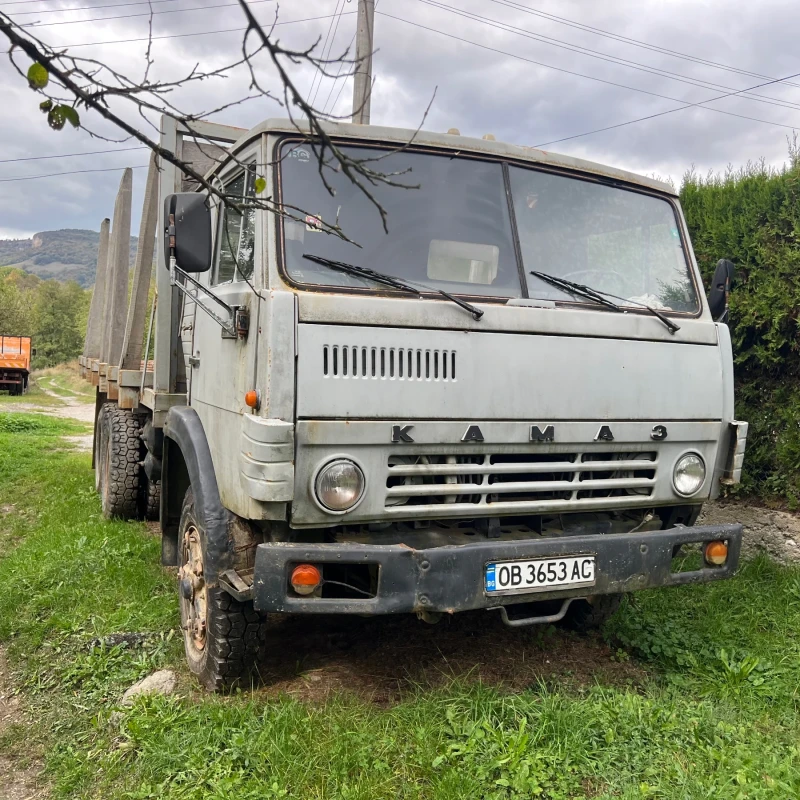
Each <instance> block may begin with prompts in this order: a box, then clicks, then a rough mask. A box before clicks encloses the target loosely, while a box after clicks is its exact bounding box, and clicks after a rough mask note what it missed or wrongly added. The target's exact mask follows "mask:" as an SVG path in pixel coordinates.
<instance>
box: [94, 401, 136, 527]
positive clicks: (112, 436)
mask: <svg viewBox="0 0 800 800" xmlns="http://www.w3.org/2000/svg"><path fill="white" fill-rule="evenodd" d="M103 409H104V410H105V414H104V415H103V418H102V419H103V425H102V426H101V430H102V431H103V435H102V437H101V443H100V444H101V447H100V457H101V459H102V464H100V463H98V465H97V466H98V473H99V474H100V476H101V477H100V482H101V486H100V498H101V501H102V505H103V516H105V517H106V519H111V518H112V517H118V518H120V519H136V518H137V517H138V511H139V508H138V499H139V483H140V474H141V466H140V461H141V458H140V448H141V441H140V439H139V422H138V420H137V419H136V417H135V416H134V414H133V412H132V411H128V410H127V409H123V408H120V407H119V406H117V405H115V404H113V403H107V404H106V405H104V406H103Z"/></svg>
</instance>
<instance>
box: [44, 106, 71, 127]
mask: <svg viewBox="0 0 800 800" xmlns="http://www.w3.org/2000/svg"><path fill="white" fill-rule="evenodd" d="M63 109H64V106H55V107H54V108H51V109H50V111H49V112H48V113H47V124H48V125H49V126H50V127H51V128H52V129H53V130H54V131H60V130H61V129H62V128H63V127H64V123H65V122H66V121H67V118H66V117H65V116H64V111H63Z"/></svg>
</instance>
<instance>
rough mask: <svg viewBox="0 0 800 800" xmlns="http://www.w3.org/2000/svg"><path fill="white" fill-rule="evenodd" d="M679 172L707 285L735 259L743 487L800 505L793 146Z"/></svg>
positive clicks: (796, 156) (798, 160)
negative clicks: (768, 157)
mask: <svg viewBox="0 0 800 800" xmlns="http://www.w3.org/2000/svg"><path fill="white" fill-rule="evenodd" d="M789 156H790V159H789V163H788V164H787V165H785V166H784V168H782V169H780V170H776V169H772V168H769V167H767V166H765V164H764V163H763V161H762V162H760V163H756V164H753V163H750V164H748V165H747V166H746V167H744V168H742V169H740V170H738V171H734V170H730V169H729V170H728V171H727V172H726V173H724V174H721V175H720V174H709V175H708V176H706V177H704V178H701V177H698V176H697V175H696V174H695V173H694V172H689V173H687V174H686V175H685V176H684V179H683V183H682V186H681V191H680V195H681V202H682V203H683V208H684V212H685V214H686V218H687V222H688V225H689V230H690V232H691V236H692V243H693V245H694V251H695V254H696V256H697V261H698V264H699V265H700V271H701V272H702V274H703V279H704V281H705V282H706V286H708V283H709V281H710V278H711V276H712V274H713V272H714V267H715V266H716V263H717V261H718V260H719V259H720V258H729V259H730V260H731V261H733V262H734V264H735V265H736V283H735V286H734V289H733V292H732V294H731V304H730V322H729V324H730V328H731V336H732V339H733V350H734V363H735V382H736V415H737V417H738V418H739V419H744V420H747V421H748V422H749V423H750V431H749V436H748V446H747V454H746V455H745V468H744V474H743V480H742V486H741V490H742V491H743V492H746V493H748V494H751V495H757V496H760V497H762V498H763V499H765V500H778V501H779V502H786V503H787V504H788V505H789V506H790V507H791V508H796V507H797V506H798V504H800V337H799V336H798V334H800V324H799V323H798V311H799V310H800V152H798V147H797V144H796V142H790V149H789Z"/></svg>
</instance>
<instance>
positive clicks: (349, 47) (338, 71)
mask: <svg viewBox="0 0 800 800" xmlns="http://www.w3.org/2000/svg"><path fill="white" fill-rule="evenodd" d="M380 1H381V0H375V9H376V10H377V8H378V4H379V3H380ZM357 32H358V31H357V30H356V31H355V32H354V33H353V38H352V39H350V44H349V45H347V51H348V52H350V51H351V50H352V49H353V45H354V44H355V41H356V33H357ZM343 66H344V65H343V64H342V63H341V62H340V63H339V66H338V67H337V69H336V77H335V78H334V79H333V81H332V82H331V88H330V90H329V91H328V97H327V98H326V99H325V105H324V106H323V107H322V112H323V114H333V110H334V109H335V108H336V106H337V105H338V103H339V98H340V97H341V96H342V92H343V91H344V87H345V86H347V78H348V76H347V75H345V76H344V77H345V79H344V80H343V81H342V83H341V85H340V86H339V91H338V92H337V93H336V99H335V100H334V101H333V105H332V106H331V107H330V110H328V102H329V101H330V99H331V95H332V94H333V90H334V89H335V88H336V81H338V80H339V77H340V76H341V74H342V68H343Z"/></svg>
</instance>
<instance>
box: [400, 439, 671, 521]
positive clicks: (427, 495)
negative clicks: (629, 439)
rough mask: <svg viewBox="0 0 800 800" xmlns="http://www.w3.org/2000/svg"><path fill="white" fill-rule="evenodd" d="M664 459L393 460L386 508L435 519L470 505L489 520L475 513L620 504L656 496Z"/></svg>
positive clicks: (598, 455)
mask: <svg viewBox="0 0 800 800" xmlns="http://www.w3.org/2000/svg"><path fill="white" fill-rule="evenodd" d="M657 460H658V454H657V453H656V452H651V451H647V452H585V453H581V452H572V453H485V454H472V455H464V454H462V455H458V456H452V455H425V454H419V455H392V456H389V462H388V478H387V481H386V500H385V505H386V507H387V508H396V507H397V506H409V505H414V506H426V507H428V508H429V509H430V510H431V511H432V512H433V513H435V512H436V510H437V507H438V510H439V511H445V510H447V511H448V512H451V511H454V510H455V509H454V508H452V506H453V505H462V506H463V505H466V506H471V507H472V509H473V512H478V513H483V514H486V513H489V510H488V508H483V509H481V510H480V511H479V509H477V508H475V506H492V505H497V504H502V506H503V509H502V511H503V513H514V508H513V506H514V504H520V505H521V504H531V503H536V504H537V505H539V504H543V507H545V508H548V507H553V508H554V509H555V508H557V507H565V508H566V507H569V508H575V507H580V506H581V505H582V504H586V505H592V506H596V505H598V501H600V502H603V501H602V500H601V498H603V499H605V503H607V504H609V505H620V503H619V502H615V501H611V502H610V503H609V501H608V498H632V497H636V498H640V499H642V500H644V499H645V498H647V497H650V496H651V495H652V493H653V487H654V486H655V484H656V469H657ZM591 501H594V502H591ZM624 502H625V501H623V503H624ZM448 506H450V507H449V508H447V507H448ZM443 507H444V508H443ZM418 510H419V511H422V510H423V509H418ZM465 510H467V509H465Z"/></svg>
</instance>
